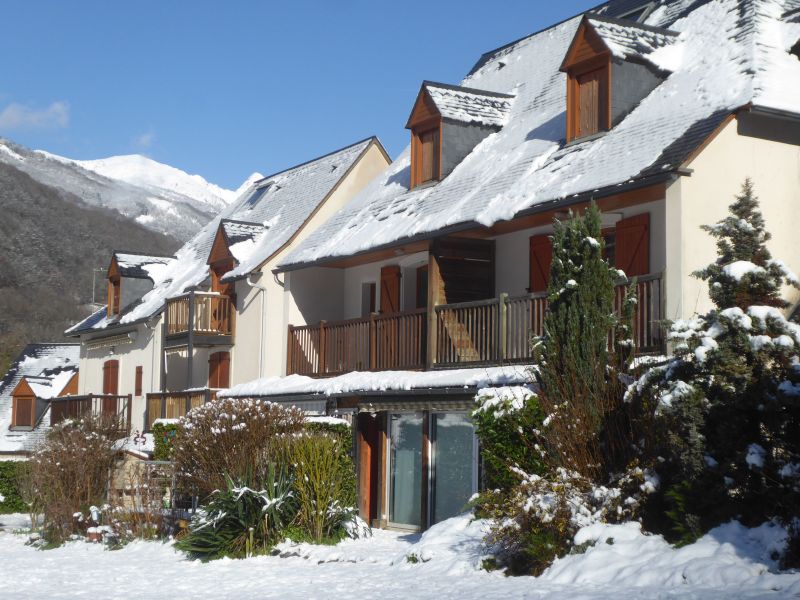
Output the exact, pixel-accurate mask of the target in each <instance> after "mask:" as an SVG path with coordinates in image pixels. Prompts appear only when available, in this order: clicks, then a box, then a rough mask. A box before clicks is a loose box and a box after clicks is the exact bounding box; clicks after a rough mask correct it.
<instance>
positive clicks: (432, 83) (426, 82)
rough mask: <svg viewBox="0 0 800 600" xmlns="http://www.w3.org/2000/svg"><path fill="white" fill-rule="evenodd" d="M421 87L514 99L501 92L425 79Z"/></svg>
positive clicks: (510, 95)
mask: <svg viewBox="0 0 800 600" xmlns="http://www.w3.org/2000/svg"><path fill="white" fill-rule="evenodd" d="M422 85H423V87H424V86H432V87H440V88H444V89H446V90H454V91H457V92H467V93H469V94H475V95H477V96H494V97H497V98H509V99H512V98H516V96H514V95H513V94H503V93H501V92H492V91H490V90H480V89H478V88H470V87H466V86H463V85H452V84H450V83H441V82H438V81H430V80H428V79H425V80H423V81H422Z"/></svg>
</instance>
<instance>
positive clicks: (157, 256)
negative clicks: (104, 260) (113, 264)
mask: <svg viewBox="0 0 800 600" xmlns="http://www.w3.org/2000/svg"><path fill="white" fill-rule="evenodd" d="M111 254H112V255H114V256H116V255H117V254H131V255H134V256H148V257H150V258H176V256H175V255H174V254H153V253H145V252H134V251H133V250H112V251H111Z"/></svg>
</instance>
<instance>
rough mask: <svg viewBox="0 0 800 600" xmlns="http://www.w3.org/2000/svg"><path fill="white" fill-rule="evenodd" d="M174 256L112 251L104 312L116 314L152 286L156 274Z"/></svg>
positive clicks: (109, 314)
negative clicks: (106, 308) (106, 302)
mask: <svg viewBox="0 0 800 600" xmlns="http://www.w3.org/2000/svg"><path fill="white" fill-rule="evenodd" d="M174 260H175V257H173V256H150V255H147V254H132V253H130V252H120V251H115V252H114V254H113V255H112V256H111V264H110V265H109V266H108V316H109V317H112V316H114V315H119V314H120V313H121V312H122V309H123V308H125V307H127V306H130V305H131V304H133V303H134V302H137V301H138V300H140V299H141V298H142V297H143V296H144V295H145V294H146V293H147V292H149V291H150V290H151V289H153V284H154V282H155V280H156V278H158V276H159V275H160V274H161V273H162V272H163V269H164V268H165V267H166V266H167V265H169V264H170V263H171V262H172V261H174Z"/></svg>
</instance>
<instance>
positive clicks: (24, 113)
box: [0, 100, 69, 131]
mask: <svg viewBox="0 0 800 600" xmlns="http://www.w3.org/2000/svg"><path fill="white" fill-rule="evenodd" d="M68 125H69V104H67V103H66V102H64V101H62V100H59V101H57V102H53V103H52V104H51V105H50V106H48V107H47V108H34V107H32V106H27V105H25V104H19V103H18V102H12V103H11V104H9V105H8V106H6V107H5V108H4V109H3V110H2V111H0V130H7V131H8V130H12V129H61V128H64V127H67V126H68Z"/></svg>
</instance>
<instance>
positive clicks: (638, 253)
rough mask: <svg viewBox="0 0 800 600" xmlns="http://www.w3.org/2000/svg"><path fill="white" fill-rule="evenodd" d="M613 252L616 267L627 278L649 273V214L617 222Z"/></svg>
mask: <svg viewBox="0 0 800 600" xmlns="http://www.w3.org/2000/svg"><path fill="white" fill-rule="evenodd" d="M615 250H616V256H615V262H616V266H617V268H618V269H622V270H623V271H625V275H627V276H628V277H635V276H637V275H647V274H648V273H649V272H650V213H643V214H641V215H636V216H634V217H629V218H627V219H622V220H621V221H618V222H617V226H616V248H615Z"/></svg>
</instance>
